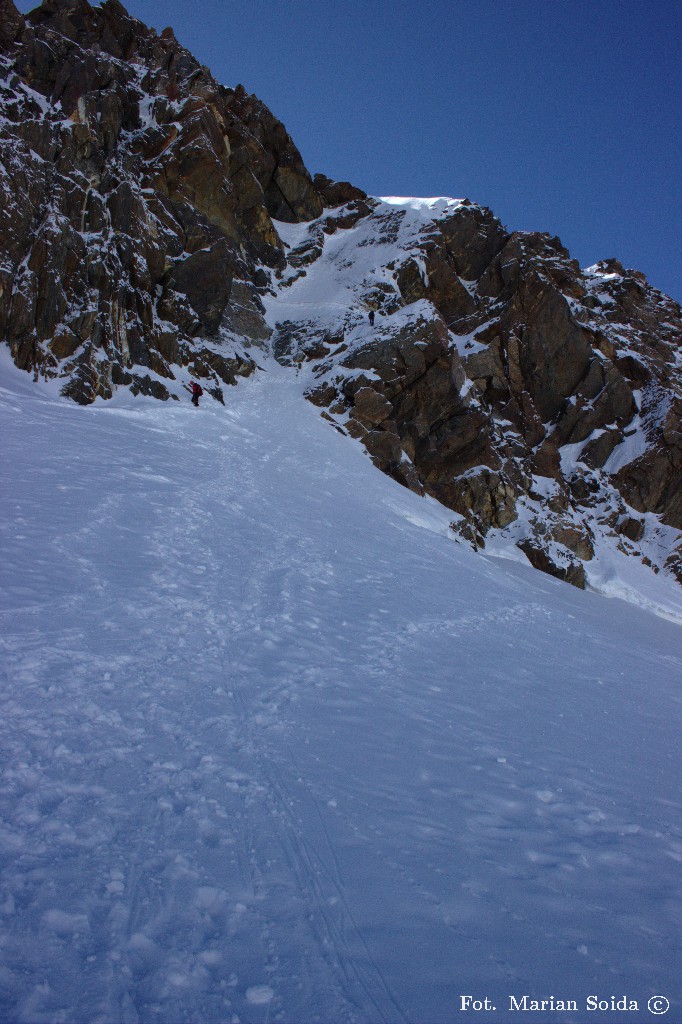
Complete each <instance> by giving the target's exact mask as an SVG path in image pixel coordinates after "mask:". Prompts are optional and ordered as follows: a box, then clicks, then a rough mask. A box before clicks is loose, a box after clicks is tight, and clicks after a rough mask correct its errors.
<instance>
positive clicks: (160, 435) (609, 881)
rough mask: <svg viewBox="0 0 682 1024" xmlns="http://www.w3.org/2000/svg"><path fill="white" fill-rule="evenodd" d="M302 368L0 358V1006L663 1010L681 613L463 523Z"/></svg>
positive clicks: (89, 1014)
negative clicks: (543, 1001)
mask: <svg viewBox="0 0 682 1024" xmlns="http://www.w3.org/2000/svg"><path fill="white" fill-rule="evenodd" d="M305 384H306V380H305V375H304V373H302V374H301V375H300V376H297V375H296V374H295V373H294V372H293V371H291V370H284V369H282V368H280V367H277V366H275V365H270V364H268V370H267V372H265V373H261V374H258V375H257V376H256V377H255V378H254V379H252V380H248V381H244V382H242V383H240V385H239V386H238V387H237V388H232V389H229V390H228V391H227V392H226V403H227V404H226V408H224V409H223V408H222V407H219V406H218V405H216V404H214V403H212V402H210V401H208V400H207V399H204V400H202V405H201V408H200V409H199V410H195V409H194V408H193V407H192V406H191V404H190V403H189V400H188V399H187V400H186V401H185V402H184V403H182V404H179V403H174V402H173V403H171V402H168V403H165V404H162V403H159V402H154V401H153V400H144V399H137V400H135V399H133V398H132V397H131V396H130V395H126V394H122V393H119V394H118V395H117V396H116V398H115V399H114V400H113V401H112V402H109V403H98V404H97V405H96V406H94V407H92V408H88V409H80V408H77V407H75V406H73V405H71V404H69V403H67V402H63V401H61V400H59V399H57V398H56V397H54V396H50V395H49V394H47V393H46V391H45V390H44V389H37V388H35V387H34V386H33V385H31V384H30V382H29V380H28V378H25V377H24V376H23V375H22V374H20V373H19V372H18V371H14V370H13V369H10V368H9V367H7V366H6V364H3V384H2V387H1V389H0V423H1V427H2V436H3V455H2V459H1V460H0V473H1V475H2V480H1V483H0V495H1V497H0V501H1V502H2V518H1V520H0V522H1V529H2V561H1V564H2V576H3V582H2V589H1V593H2V603H1V605H0V623H1V628H2V633H1V643H2V653H3V658H2V676H1V677H0V701H1V705H2V708H1V714H0V751H1V764H2V775H1V777H0V915H1V917H2V928H1V930H0V964H2V967H1V968H0V1017H2V1019H3V1020H6V1021H8V1022H9V1021H12V1022H14V1021H16V1022H22V1024H26V1022H31V1024H34V1022H36V1024H37V1022H46V1024H47V1022H49V1024H54V1022H57V1021H59V1022H68V1024H71V1022H74V1024H81V1022H83V1021H86V1020H87V1021H88V1022H92V1024H97V1022H111V1024H114V1022H115V1024H118V1022H122V1024H132V1022H151V1021H164V1022H167V1024H175V1022H197V1021H205V1022H207V1024H208V1022H211V1024H213V1022H215V1024H218V1022H221V1024H222V1022H224V1021H234V1022H237V1021H242V1022H265V1021H291V1022H299V1024H301V1022H309V1021H310V1022H313V1021H319V1022H323V1024H326V1022H329V1024H331V1022H334V1024H337V1022H348V1024H350V1022H354V1024H360V1022H362V1024H374V1022H398V1021H410V1022H413V1021H414V1022H417V1021H419V1022H428V1024H440V1022H445V1021H450V1020H453V1019H455V1017H456V1016H457V1013H458V1006H459V996H460V995H461V994H465V993H473V994H475V995H481V996H482V995H489V996H491V997H492V998H494V999H495V1001H496V1005H497V1006H498V1008H499V1009H498V1012H497V1013H496V1014H495V1015H494V1019H495V1020H496V1022H497V1024H505V1022H506V1021H508V1020H511V1019H517V1017H518V1015H516V1017H515V1016H514V1015H513V1014H512V1015H511V1016H509V1015H507V1014H506V1013H505V1007H507V1005H508V995H509V994H515V995H519V994H523V993H528V994H529V995H531V996H534V997H538V998H540V997H548V996H549V995H550V994H553V995H554V996H555V997H557V998H559V997H561V996H563V997H565V998H573V999H577V1000H580V1001H581V1002H584V999H585V997H587V996H588V995H589V994H591V993H597V994H602V995H606V996H610V995H611V994H612V993H613V994H616V995H620V994H622V993H623V992H627V993H628V994H629V995H631V996H632V997H633V998H637V999H640V1000H641V1002H642V1006H644V1005H645V1003H646V999H647V998H648V997H649V996H650V995H654V994H665V995H667V996H668V997H669V998H670V999H671V1001H672V1002H673V1008H674V1007H677V1008H678V1010H679V1006H680V997H681V993H680V990H679V957H680V939H679V936H680V934H681V932H680V924H681V923H682V922H681V920H680V911H679V907H680V906H681V905H682V903H681V902H680V896H681V895H682V893H681V889H682V884H681V882H680V871H679V865H680V861H681V860H682V835H681V829H680V803H681V801H680V798H679V784H678V780H679V768H680V760H681V756H680V755H681V751H680V730H679V717H680V680H681V678H682V673H681V671H680V669H681V667H682V659H681V658H680V646H679V636H680V633H679V627H678V626H676V625H674V624H673V623H670V622H667V621H664V620H662V619H660V618H655V617H654V616H652V615H650V614H647V613H646V612H643V611H641V610H640V609H638V608H636V607H632V606H628V605H625V604H623V603H621V602H619V601H616V600H612V601H607V600H605V599H603V598H600V597H597V596H595V595H593V594H589V593H580V592H578V591H575V590H573V589H572V588H570V587H568V586H566V585H563V584H560V583H558V582H557V581H555V580H552V579H550V578H549V577H543V576H540V575H539V574H538V573H536V572H535V571H533V570H531V569H530V568H528V567H526V566H523V565H517V564H515V563H511V562H501V561H499V560H495V559H491V558H486V557H482V556H480V555H479V556H476V555H474V554H473V553H471V552H469V551H468V550H466V549H465V548H464V547H462V546H460V545H458V544H456V543H455V542H454V541H453V540H452V539H451V538H450V537H449V536H448V523H449V518H450V517H449V514H448V512H447V510H445V509H442V508H440V507H439V506H438V505H436V504H435V503H434V502H431V501H429V500H426V499H420V498H418V497H416V496H415V495H413V494H411V493H410V492H408V491H406V490H404V489H403V488H400V487H399V486H398V485H397V484H395V483H393V482H392V481H391V480H390V479H388V478H387V477H385V476H383V475H382V474H380V473H378V472H377V471H376V470H375V469H374V467H373V466H372V465H371V463H370V461H369V459H368V458H367V457H366V456H365V455H364V454H363V452H362V451H361V449H360V448H359V447H358V446H357V445H356V444H355V443H354V442H352V441H351V440H350V439H348V438H344V437H341V436H340V435H339V434H338V433H337V432H336V431H334V430H333V429H332V428H331V427H330V425H329V424H327V423H324V422H323V421H322V420H321V419H320V418H319V413H318V412H317V410H315V409H314V408H313V407H312V406H310V405H308V404H307V403H306V402H305V401H304V400H303V398H302V391H303V390H304V387H305ZM611 1017H612V1015H610V1014H599V1013H598V1012H597V1013H593V1014H591V1015H590V1019H591V1020H595V1021H605V1020H609V1019H610V1018H611ZM646 1017H647V1015H646V1011H643V1014H642V1017H641V1019H642V1020H643V1019H646ZM477 1019H480V1017H479V1018H477ZM545 1019H546V1020H548V1021H552V1020H561V1021H569V1020H575V1021H580V1020H582V1017H581V1016H580V1015H578V1016H572V1015H571V1014H570V1013H568V1014H567V1013H557V1014H554V1015H552V1014H549V1015H548V1016H547V1017H546V1018H545ZM630 1019H632V1018H630Z"/></svg>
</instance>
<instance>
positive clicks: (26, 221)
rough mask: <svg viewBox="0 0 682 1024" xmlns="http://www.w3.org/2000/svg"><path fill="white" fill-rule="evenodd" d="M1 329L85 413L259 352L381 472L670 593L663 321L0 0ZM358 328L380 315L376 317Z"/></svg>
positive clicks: (546, 563) (556, 561) (548, 241)
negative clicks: (349, 175)
mask: <svg viewBox="0 0 682 1024" xmlns="http://www.w3.org/2000/svg"><path fill="white" fill-rule="evenodd" d="M0 76H1V78H0V104H1V113H2V121H1V122H0V168H1V171H2V180H1V181H0V237H1V239H2V252H1V254H0V259H1V262H0V337H2V338H3V339H5V341H6V343H7V344H8V345H9V347H10V350H11V353H12V356H13V358H14V360H15V362H16V364H17V365H18V366H19V367H21V368H24V369H26V370H29V371H31V372H32V373H34V375H35V376H36V378H39V377H41V376H46V377H58V378H60V379H62V380H63V390H64V393H65V394H67V395H69V396H70V397H72V398H74V399H75V400H76V401H79V402H82V403H89V402H91V401H93V400H94V399H95V398H97V397H102V398H107V397H110V396H111V395H112V393H113V391H114V390H115V389H116V387H121V386H127V387H129V388H131V389H132V390H133V391H134V392H142V393H145V394H152V395H155V396H157V397H159V398H168V397H176V396H177V387H175V388H174V387H173V386H171V385H172V384H175V385H177V384H178V382H179V383H183V382H186V381H187V380H189V379H190V378H191V377H196V378H200V379H202V380H203V382H204V385H205V387H206V388H207V390H208V391H209V392H210V393H212V394H213V395H214V397H216V398H217V399H219V400H220V399H222V395H223V392H222V385H223V384H225V383H234V382H235V380H236V379H237V378H238V376H239V375H245V374H248V373H250V372H252V371H253V370H254V368H255V367H256V358H257V356H258V354H259V349H260V350H263V351H265V350H267V351H272V352H274V354H275V356H276V357H277V358H278V359H279V360H280V361H281V362H284V363H288V364H291V365H292V366H297V367H299V369H300V368H305V374H306V376H307V377H308V378H309V383H308V386H307V394H308V397H309V398H310V400H311V401H313V402H314V403H315V404H316V405H318V406H319V407H320V409H321V410H322V413H323V415H325V416H326V417H327V418H328V419H329V420H330V421H331V422H332V423H334V425H335V426H336V427H337V428H338V429H340V430H342V431H344V432H346V433H347V434H349V435H351V436H352V437H354V438H357V439H358V440H359V441H360V442H361V443H362V444H363V445H364V446H365V448H366V450H367V452H368V453H369V455H370V456H371V458H372V459H373V460H374V462H375V463H376V465H377V466H378V467H379V468H381V469H382V470H384V471H385V472H387V473H389V474H391V475H392V476H393V477H394V478H395V479H397V480H399V481H400V482H401V483H403V484H404V485H406V486H408V487H410V488H412V489H413V490H415V491H417V492H419V493H426V494H429V495H432V496H433V497H435V498H436V499H437V500H438V501H440V502H442V503H443V504H445V505H446V506H448V507H449V508H450V509H452V510H453V528H454V529H455V531H456V532H457V533H458V534H460V535H461V536H462V537H464V538H466V539H467V541H468V542H470V543H471V544H473V545H474V546H476V547H482V546H486V545H487V546H489V547H491V546H492V547H493V549H494V548H495V545H496V544H498V543H503V542H504V543H507V544H508V543H512V544H514V545H516V546H517V548H518V549H519V550H521V551H523V552H524V553H525V554H526V556H527V557H528V559H529V560H530V561H531V562H532V563H533V564H534V565H535V566H537V567H538V568H541V569H543V570H545V571H549V572H551V573H553V574H554V575H557V576H559V577H561V578H564V579H566V580H568V581H570V582H572V583H574V584H576V585H578V586H584V585H585V584H586V582H587V583H589V582H590V581H594V580H595V579H596V578H597V576H598V574H599V571H600V570H599V568H598V566H599V564H600V557H601V552H602V551H603V550H604V549H605V547H606V548H608V549H609V550H618V551H619V552H620V553H621V554H629V555H633V556H635V557H636V558H637V559H638V560H640V561H643V562H644V563H645V564H648V565H649V566H651V568H652V569H653V570H654V571H657V572H661V571H662V572H665V573H670V574H673V575H676V576H677V578H678V579H682V570H681V568H680V564H681V548H680V536H681V534H680V531H682V432H681V427H680V413H681V409H682V368H681V361H682V356H681V348H680V342H681V340H682V310H680V307H679V306H678V305H677V304H676V303H675V302H673V301H672V300H671V299H669V298H667V297H666V296H664V295H662V294H661V293H660V292H658V291H656V289H654V288H652V287H651V286H650V285H648V284H647V282H646V280H645V278H644V277H643V275H642V274H639V273H637V272H636V271H629V270H625V269H624V268H623V267H622V266H621V265H620V264H619V263H618V262H617V261H616V260H610V261H606V262H604V263H600V264H597V265H596V266H594V267H591V268H589V269H587V270H581V269H580V267H579V266H578V265H577V263H576V262H575V261H574V260H572V259H571V257H570V254H569V253H568V252H567V250H566V249H565V248H564V247H563V246H562V244H561V242H560V241H559V240H558V239H557V238H553V237H550V236H549V235H543V234H537V233H527V232H513V233H511V232H509V231H508V230H507V229H506V228H505V227H504V226H503V225H502V224H501V223H500V221H499V220H498V219H497V218H496V217H495V216H494V215H493V214H492V213H491V212H490V211H489V210H487V209H485V208H482V207H480V206H477V205H475V204H473V203H471V202H469V201H468V200H445V199H443V200H428V201H427V200H398V199H390V200H378V199H374V198H371V197H368V196H366V195H365V194H364V193H363V192H362V191H361V190H359V189H357V188H354V187H352V186H351V185H348V184H345V183H337V182H333V181H331V180H330V179H328V178H326V177H324V176H322V175H317V176H316V177H315V178H314V179H313V178H311V176H310V174H309V173H308V171H307V170H306V168H305V167H304V165H303V162H302V160H301V157H300V154H299V153H298V151H297V149H296V147H295V145H294V144H293V142H292V140H291V139H290V137H289V136H288V134H287V132H286V130H285V128H284V127H283V126H282V124H281V123H280V122H279V121H277V119H276V118H275V117H274V116H273V115H272V114H271V113H270V111H268V110H267V108H266V107H265V106H264V105H263V104H262V103H261V102H260V101H259V100H258V99H256V97H254V96H248V95H247V94H246V93H245V91H244V89H243V88H241V87H239V86H238V87H237V88H236V89H228V88H225V87H224V86H222V85H220V84H218V83H217V82H216V81H215V80H214V79H213V77H212V76H211V74H210V72H209V71H208V69H206V68H205V67H202V66H201V65H200V64H198V62H197V61H196V60H195V59H194V58H193V57H192V55H191V54H189V53H188V52H187V51H186V50H185V49H183V47H182V46H181V45H180V44H179V43H178V41H177V40H176V39H175V36H174V34H173V32H172V30H171V29H166V30H164V31H163V32H162V33H161V34H160V35H158V34H157V33H156V32H154V31H152V30H150V29H148V28H146V27H145V26H144V25H142V24H141V23H140V22H137V21H135V20H134V19H132V18H131V17H130V16H129V15H128V14H127V13H126V11H125V9H124V8H123V7H122V5H121V4H120V3H119V2H118V0H106V2H105V3H104V4H103V5H102V6H101V7H91V6H90V5H89V4H88V3H87V0H44V3H43V4H42V6H40V7H39V8H37V9H36V10H35V11H34V12H33V13H32V14H30V15H29V16H28V17H26V18H23V17H22V16H21V15H20V14H19V13H18V12H17V10H16V8H15V7H14V5H13V4H12V0H0ZM370 314H371V315H372V320H373V322H372V323H371V322H370Z"/></svg>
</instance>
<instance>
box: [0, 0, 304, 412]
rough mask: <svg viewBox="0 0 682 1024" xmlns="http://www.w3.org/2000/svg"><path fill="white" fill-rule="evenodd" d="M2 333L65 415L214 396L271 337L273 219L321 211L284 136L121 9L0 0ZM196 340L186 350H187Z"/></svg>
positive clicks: (247, 101) (278, 261) (250, 99)
mask: <svg viewBox="0 0 682 1024" xmlns="http://www.w3.org/2000/svg"><path fill="white" fill-rule="evenodd" d="M1 2H2V7H1V9H0V23H1V24H2V28H1V30H0V55H1V61H2V63H1V67H0V73H1V74H2V82H1V85H0V91H1V95H0V102H1V103H2V113H3V115H4V120H3V124H2V128H1V130H0V161H1V169H2V180H1V182H0V235H1V237H2V239H3V253H2V265H1V266H0V336H2V337H4V338H6V339H7V341H8V342H9V345H10V348H11V351H12V355H13V357H14V359H15V361H16V363H17V365H18V366H20V367H22V368H25V369H29V370H32V371H34V372H35V373H36V374H43V375H46V376H53V375H57V376H64V377H65V378H66V383H65V392H66V393H67V394H69V395H71V396H72V397H73V398H75V399H76V400H77V401H80V402H89V401H92V400H93V399H94V398H95V397H97V396H102V397H108V396H109V395H111V393H112V390H113V389H114V388H115V387H116V386H120V385H129V386H131V387H132V388H133V390H141V391H144V392H146V393H151V394H156V395H158V396H159V397H164V396H167V394H168V391H167V389H166V388H165V387H164V380H166V381H167V380H169V379H171V378H173V377H174V376H175V375H176V372H177V370H176V368H181V369H183V368H184V369H186V370H188V372H190V373H192V374H193V375H195V376H198V377H202V378H205V381H206V382H207V383H209V385H210V386H212V387H213V388H214V389H215V390H216V392H217V393H219V385H220V383H221V382H233V381H234V379H235V376H237V375H239V374H244V373H248V372H250V371H251V370H252V369H253V367H254V365H255V362H254V360H253V358H252V357H251V356H250V355H249V354H248V352H247V351H246V349H247V348H248V347H249V346H250V345H251V344H259V343H262V342H263V341H265V340H266V339H267V338H268V336H269V329H268V328H267V325H266V324H265V321H264V319H263V307H262V302H261V298H260V294H259V288H262V286H263V284H264V283H265V281H266V280H267V277H266V275H265V273H264V270H263V265H264V266H265V267H277V266H280V265H282V264H283V254H282V247H281V243H280V240H279V237H278V235H277V232H276V230H275V228H274V225H273V222H272V218H273V217H276V218H278V219H279V220H283V221H297V220H301V219H310V218H313V217H316V216H318V215H319V214H320V213H321V211H322V208H323V204H322V200H321V198H320V196H319V194H318V192H317V190H316V189H315V187H314V185H313V183H312V180H311V178H310V175H309V174H308V172H307V170H306V169H305V167H304V166H303V162H302V160H301V157H300V154H299V153H298V150H297V149H296V147H295V146H294V144H293V142H292V141H291V139H290V137H289V136H288V134H287V132H286V130H285V128H284V126H283V125H282V124H281V123H280V122H279V121H277V119H276V118H275V117H274V116H273V115H272V114H271V113H270V111H269V110H268V109H267V108H266V107H265V106H264V105H263V104H262V103H261V102H260V101H259V100H258V99H257V98H256V97H254V96H248V95H247V94H246V92H245V91H244V89H243V88H241V87H237V88H236V89H234V90H232V89H226V88H224V87H223V86H221V85H219V84H218V83H217V82H216V81H215V80H214V79H213V78H212V76H211V74H210V73H209V71H208V69H207V68H205V67H202V66H201V65H200V64H199V63H198V62H197V61H196V60H195V59H194V58H193V57H192V55H191V54H190V53H188V52H187V51H186V50H185V49H184V48H183V47H182V46H181V45H180V44H179V43H178V42H177V40H176V39H175V36H174V34H173V32H172V30H171V29H166V30H164V32H162V33H161V34H160V35H157V33H156V32H154V31H152V30H150V29H148V28H146V27H145V26H144V25H142V24H141V23H140V22H138V21H136V20H135V19H133V18H131V17H130V16H129V15H128V14H127V12H126V10H125V8H124V7H123V6H122V5H121V4H120V3H119V2H118V0H106V3H104V4H103V5H102V6H101V7H91V6H90V4H89V3H87V0H45V2H44V3H43V4H42V5H41V6H40V7H39V8H37V9H36V10H35V11H33V12H32V13H31V14H29V15H28V16H27V17H26V18H23V17H22V16H21V15H20V14H19V12H18V11H17V10H16V8H15V7H14V5H13V4H12V2H11V0H1ZM199 339H201V340H199Z"/></svg>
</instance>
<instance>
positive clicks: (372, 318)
mask: <svg viewBox="0 0 682 1024" xmlns="http://www.w3.org/2000/svg"><path fill="white" fill-rule="evenodd" d="M369 326H370V327H374V310H373V309H370V311H369Z"/></svg>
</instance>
